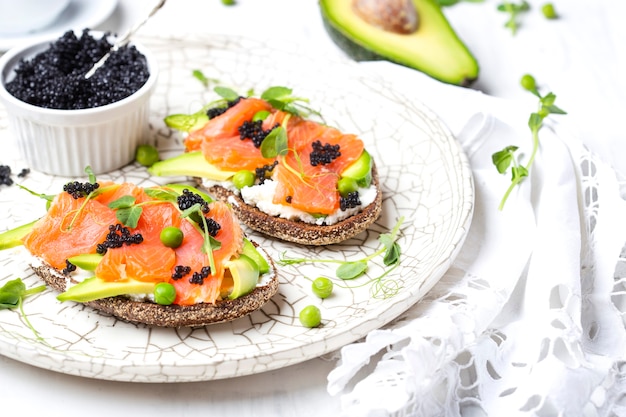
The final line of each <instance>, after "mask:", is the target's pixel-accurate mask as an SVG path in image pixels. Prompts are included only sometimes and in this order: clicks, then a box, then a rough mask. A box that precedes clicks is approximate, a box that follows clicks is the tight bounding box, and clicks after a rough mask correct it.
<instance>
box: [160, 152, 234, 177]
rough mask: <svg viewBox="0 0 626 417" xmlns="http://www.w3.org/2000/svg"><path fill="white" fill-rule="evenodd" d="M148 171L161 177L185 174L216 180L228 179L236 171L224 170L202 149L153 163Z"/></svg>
mask: <svg viewBox="0 0 626 417" xmlns="http://www.w3.org/2000/svg"><path fill="white" fill-rule="evenodd" d="M148 172H150V174H152V175H156V176H159V177H169V176H176V175H184V176H188V177H200V178H207V179H211V180H214V181H228V180H229V179H230V178H231V177H232V176H233V175H235V173H234V172H231V171H222V170H221V169H219V168H217V167H216V166H215V165H212V164H210V163H209V162H207V160H206V159H205V158H204V155H203V154H202V151H194V152H185V153H183V154H180V155H178V156H175V157H173V158H168V159H164V160H162V161H159V162H157V163H155V164H154V165H152V166H151V167H150V168H149V169H148Z"/></svg>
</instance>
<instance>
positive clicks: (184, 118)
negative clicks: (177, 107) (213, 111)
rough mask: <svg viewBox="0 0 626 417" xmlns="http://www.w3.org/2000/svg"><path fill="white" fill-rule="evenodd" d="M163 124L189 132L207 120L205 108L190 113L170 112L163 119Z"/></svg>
mask: <svg viewBox="0 0 626 417" xmlns="http://www.w3.org/2000/svg"><path fill="white" fill-rule="evenodd" d="M163 121H164V122H165V125H166V126H168V127H171V128H172V129H176V130H179V131H181V132H191V131H192V130H196V129H199V128H201V127H202V126H204V125H205V124H206V123H207V122H208V121H209V116H208V115H207V113H206V109H202V110H200V111H197V112H196V113H192V114H170V115H169V116H166V117H165V119H163Z"/></svg>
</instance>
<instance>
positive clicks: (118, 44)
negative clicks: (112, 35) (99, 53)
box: [85, 0, 165, 79]
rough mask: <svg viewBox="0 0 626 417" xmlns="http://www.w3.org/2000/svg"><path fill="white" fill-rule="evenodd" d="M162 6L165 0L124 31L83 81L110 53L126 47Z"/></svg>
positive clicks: (88, 76) (93, 72)
mask: <svg viewBox="0 0 626 417" xmlns="http://www.w3.org/2000/svg"><path fill="white" fill-rule="evenodd" d="M164 4H165V0H160V1H159V3H158V4H157V5H156V6H154V8H153V9H152V10H151V11H150V13H148V15H147V16H146V17H145V18H144V19H143V20H142V21H141V22H137V23H136V24H135V26H133V27H132V28H130V29H129V30H128V31H126V33H125V34H124V35H123V36H122V37H120V38H118V40H117V41H116V42H115V43H114V44H113V46H112V47H111V49H109V52H107V53H106V54H105V55H104V56H103V57H102V58H100V60H98V62H96V63H95V64H93V67H91V69H90V70H89V71H88V72H87V73H86V74H85V79H89V78H90V77H91V76H92V75H94V74H95V73H96V71H97V70H98V68H100V67H101V66H102V65H104V63H105V62H106V60H107V59H109V56H111V53H112V52H115V51H117V50H118V49H120V48H121V47H122V46H124V45H126V44H127V43H128V42H129V41H130V38H131V36H132V35H134V34H135V32H137V31H138V30H139V29H140V28H141V27H142V26H143V25H144V24H145V23H146V22H147V21H148V20H150V18H151V17H152V16H154V14H155V13H156V12H157V11H159V9H160V8H161V7H163V5H164Z"/></svg>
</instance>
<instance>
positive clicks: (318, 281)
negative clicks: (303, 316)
mask: <svg viewBox="0 0 626 417" xmlns="http://www.w3.org/2000/svg"><path fill="white" fill-rule="evenodd" d="M311 289H312V290H313V294H315V295H317V296H318V297H319V298H328V297H329V296H330V295H331V294H332V293H333V282H332V281H331V280H330V279H328V278H326V277H319V278H315V280H314V281H313V283H312V284H311Z"/></svg>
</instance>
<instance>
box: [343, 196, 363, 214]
mask: <svg viewBox="0 0 626 417" xmlns="http://www.w3.org/2000/svg"><path fill="white" fill-rule="evenodd" d="M360 205H361V199H360V198H359V192H358V191H353V192H351V193H348V195H347V196H346V197H343V196H342V197H340V198H339V208H340V209H341V211H346V210H347V209H349V208H354V207H358V206H360Z"/></svg>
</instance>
